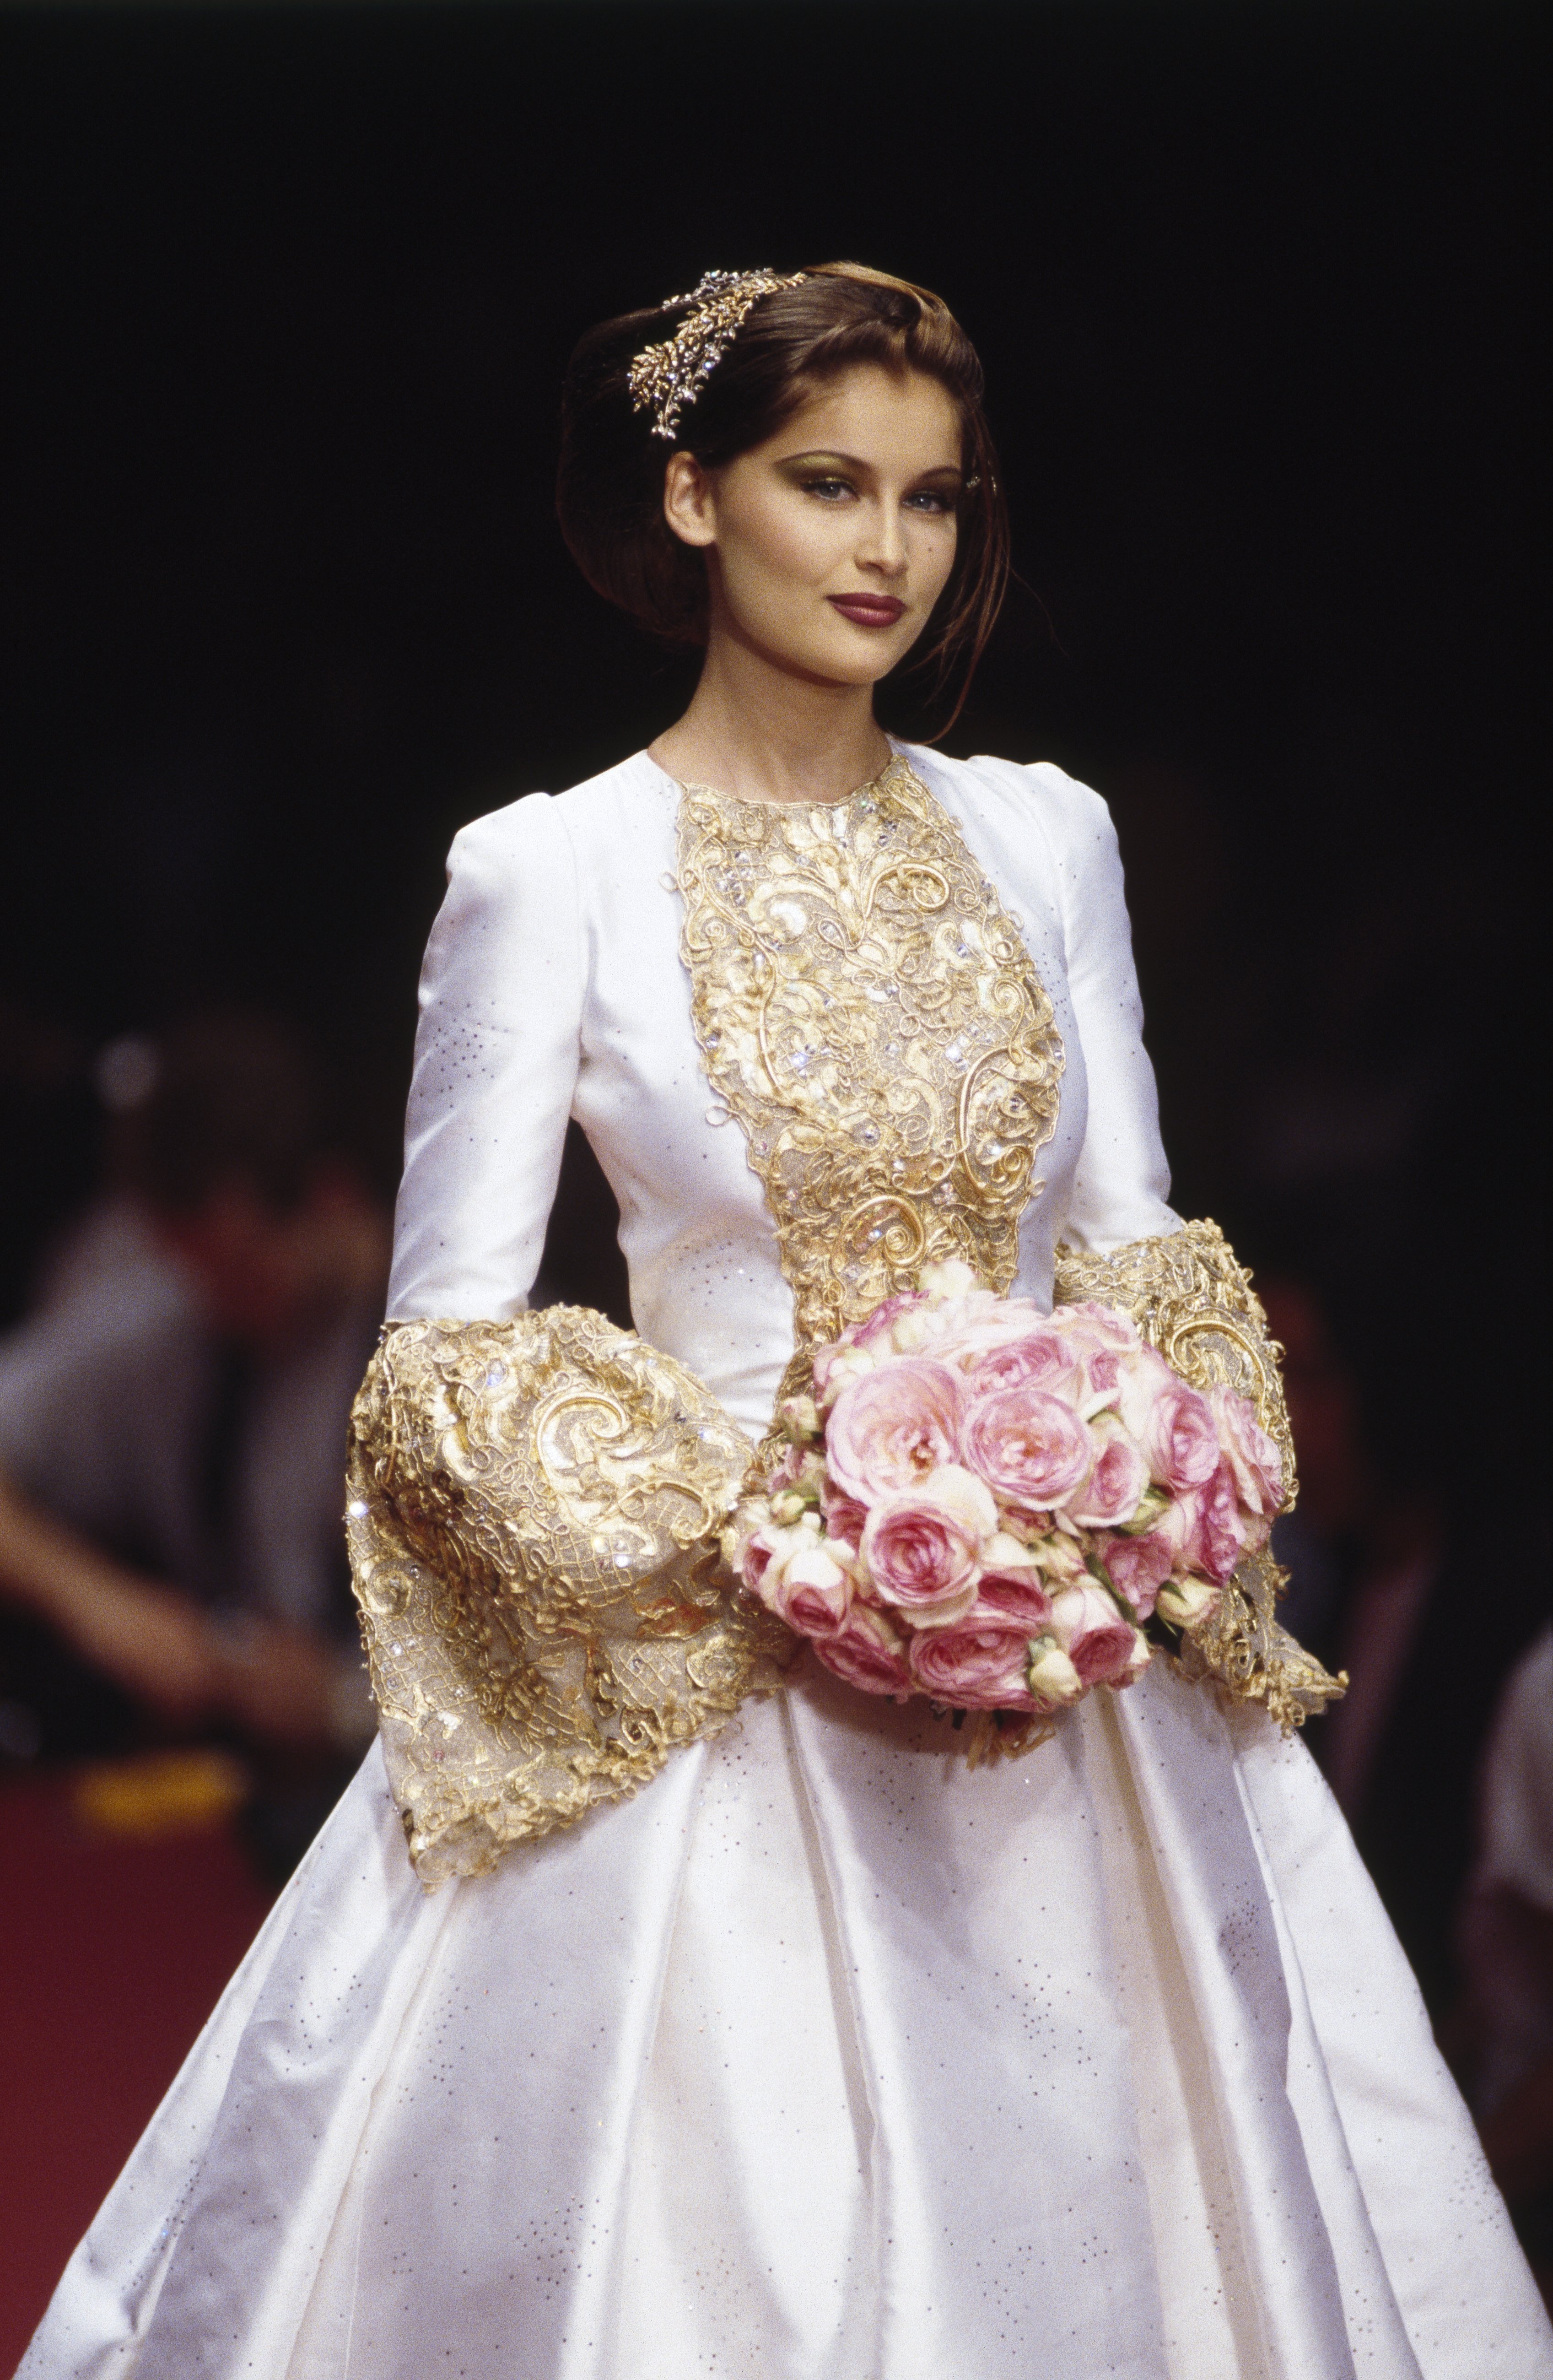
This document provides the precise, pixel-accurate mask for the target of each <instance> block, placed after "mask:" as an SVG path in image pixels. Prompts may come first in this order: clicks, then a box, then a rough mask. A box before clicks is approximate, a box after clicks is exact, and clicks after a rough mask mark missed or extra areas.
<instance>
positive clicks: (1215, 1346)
mask: <svg viewBox="0 0 1553 2380" xmlns="http://www.w3.org/2000/svg"><path fill="white" fill-rule="evenodd" d="M1056 1293H1057V1302H1058V1304H1059V1305H1077V1304H1080V1303H1081V1302H1082V1301H1083V1300H1085V1299H1086V1298H1092V1299H1094V1300H1095V1301H1096V1302H1097V1303H1098V1304H1099V1305H1110V1306H1113V1307H1114V1308H1115V1309H1116V1311H1117V1312H1118V1313H1121V1314H1126V1315H1129V1316H1130V1317H1131V1318H1132V1320H1133V1321H1134V1323H1135V1324H1136V1326H1137V1328H1138V1330H1139V1331H1140V1332H1141V1334H1142V1335H1143V1337H1144V1338H1146V1339H1147V1340H1148V1341H1149V1342H1150V1344H1151V1345H1153V1346H1155V1347H1158V1349H1159V1353H1160V1354H1161V1355H1163V1356H1164V1358H1165V1360H1166V1362H1167V1363H1168V1364H1170V1365H1171V1366H1172V1367H1173V1369H1174V1370H1176V1371H1177V1372H1179V1373H1180V1375H1181V1377H1182V1378H1183V1380H1185V1381H1186V1382H1187V1384H1188V1386H1189V1387H1191V1388H1194V1389H1211V1388H1215V1387H1219V1388H1227V1389H1233V1390H1235V1391H1236V1393H1237V1394H1238V1395H1240V1396H1243V1397H1245V1398H1247V1399H1248V1400H1249V1401H1250V1403H1251V1404H1252V1405H1253V1406H1254V1407H1255V1409H1256V1417H1257V1419H1258V1420H1259V1421H1260V1423H1261V1425H1262V1427H1263V1428H1264V1429H1265V1430H1266V1431H1267V1432H1268V1436H1269V1437H1270V1438H1271V1439H1273V1441H1274V1443H1275V1444H1276V1445H1277V1447H1278V1450H1279V1452H1280V1455H1281V1456H1282V1458H1283V1476H1284V1481H1285V1483H1286V1485H1285V1492H1284V1499H1283V1510H1284V1511H1285V1512H1287V1511H1288V1509H1289V1507H1290V1505H1291V1504H1292V1502H1293V1500H1294V1493H1295V1485H1296V1483H1295V1478H1294V1441H1293V1439H1292V1436H1291V1434H1290V1429H1289V1415H1288V1411H1287V1409H1286V1407H1285V1405H1284V1402H1283V1386H1282V1382H1281V1380H1280V1377H1279V1368H1278V1365H1279V1357H1280V1354H1281V1353H1282V1350H1281V1349H1280V1346H1279V1345H1278V1342H1277V1341H1276V1340H1274V1339H1273V1338H1271V1337H1270V1336H1269V1335H1268V1318H1267V1316H1266V1314H1265V1313H1264V1312H1263V1311H1262V1305H1261V1301H1260V1299H1259V1298H1258V1297H1257V1295H1256V1291H1255V1290H1254V1289H1253V1287H1252V1285H1251V1276H1250V1274H1249V1273H1248V1272H1247V1271H1246V1270H1245V1269H1244V1266H1242V1265H1239V1264H1237V1263H1236V1261H1235V1255H1234V1250H1233V1249H1232V1248H1231V1246H1230V1245H1229V1243H1228V1241H1227V1240H1226V1239H1225V1237H1224V1234H1223V1233H1222V1232H1221V1231H1220V1230H1219V1226H1218V1224H1217V1223H1213V1222H1208V1221H1207V1220H1204V1221H1202V1222H1196V1223H1188V1224H1186V1225H1185V1226H1184V1228H1183V1230H1181V1231H1179V1232H1172V1233H1171V1234H1170V1236H1169V1237H1168V1238H1167V1239H1155V1240H1134V1241H1132V1242H1130V1243H1129V1245H1127V1246H1126V1247H1122V1248H1115V1249H1113V1250H1112V1251H1111V1253H1110V1255H1109V1256H1090V1255H1083V1254H1080V1253H1079V1252H1078V1251H1076V1250H1074V1249H1073V1248H1069V1247H1060V1248H1059V1249H1058V1251H1057V1279H1056ZM1287 1576H1288V1573H1286V1572H1284V1571H1281V1570H1280V1568H1279V1566H1278V1564H1277V1563H1276V1562H1275V1561H1274V1560H1273V1558H1272V1556H1271V1554H1270V1553H1268V1552H1267V1551H1266V1550H1265V1549H1264V1550H1263V1551H1262V1552H1260V1553H1254V1554H1247V1555H1246V1556H1245V1558H1244V1560H1242V1562H1241V1563H1240V1565H1239V1566H1238V1568H1237V1569H1236V1572H1235V1574H1234V1577H1233V1579H1232V1580H1231V1583H1230V1585H1228V1586H1227V1587H1226V1588H1225V1590H1224V1594H1223V1596H1222V1597H1221V1599H1220V1601H1219V1608H1218V1610H1217V1611H1216V1612H1215V1614H1214V1616H1213V1618H1212V1619H1211V1620H1210V1621H1208V1622H1207V1625H1206V1626H1204V1627H1201V1628H1197V1629H1194V1630H1193V1631H1192V1633H1191V1634H1190V1635H1189V1636H1186V1637H1185V1638H1183V1644H1182V1650H1181V1653H1180V1655H1179V1657H1178V1663H1177V1665H1178V1667H1179V1668H1180V1669H1181V1670H1182V1671H1183V1674H1184V1675H1185V1676H1187V1677H1189V1678H1204V1679H1212V1680H1213V1681H1214V1682H1216V1683H1217V1684H1218V1685H1219V1687H1220V1688H1221V1689H1222V1690H1223V1691H1224V1693H1226V1694H1228V1695H1230V1696H1231V1699H1233V1700H1234V1701H1236V1702H1255V1703H1261V1704H1263V1705H1265V1706H1266V1708H1267V1710H1268V1715H1269V1717H1271V1718H1274V1719H1276V1720H1277V1721H1278V1724H1279V1725H1280V1727H1281V1728H1282V1730H1284V1733H1285V1734H1287V1733H1288V1732H1289V1730H1291V1729H1292V1728H1295V1727H1303V1726H1304V1722H1305V1720H1306V1719H1307V1718H1310V1717H1312V1716H1313V1714H1314V1713H1316V1712H1317V1711H1321V1710H1324V1709H1325V1708H1326V1706H1327V1705H1328V1704H1329V1702H1332V1701H1335V1700H1336V1699H1337V1697H1338V1696H1339V1695H1341V1694H1342V1693H1343V1691H1344V1689H1345V1688H1346V1686H1347V1684H1348V1678H1347V1673H1346V1671H1342V1672H1340V1673H1339V1675H1338V1676H1337V1677H1335V1678H1334V1677H1332V1676H1330V1675H1329V1672H1328V1671H1327V1670H1324V1669H1323V1668H1322V1666H1321V1664H1320V1662H1319V1661H1317V1660H1316V1658H1314V1656H1313V1655H1311V1654H1309V1653H1307V1652H1306V1651H1305V1649H1304V1646H1303V1645H1299V1644H1297V1643H1296V1642H1295V1640H1294V1638H1293V1637H1292V1636H1291V1635H1290V1634H1289V1632H1288V1630H1287V1629H1285V1628H1282V1627H1280V1624H1279V1622H1278V1621H1277V1619H1276V1618H1275V1617H1274V1606H1275V1604H1276V1602H1277V1598H1278V1595H1279V1592H1280V1588H1281V1587H1282V1586H1283V1585H1285V1584H1286V1582H1287Z"/></svg>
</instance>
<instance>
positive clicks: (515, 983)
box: [388, 795, 585, 1321]
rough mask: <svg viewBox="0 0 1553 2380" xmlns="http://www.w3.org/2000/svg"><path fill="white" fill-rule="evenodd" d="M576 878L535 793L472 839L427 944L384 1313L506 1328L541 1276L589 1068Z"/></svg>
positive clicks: (453, 869)
mask: <svg viewBox="0 0 1553 2380" xmlns="http://www.w3.org/2000/svg"><path fill="white" fill-rule="evenodd" d="M584 973H585V969H584V960H583V941H582V933H581V928H580V922H579V916H578V900H577V886H576V868H575V864H574V861H573V857H572V850H571V844H570V841H569V839H568V837H567V833H566V830H565V827H564V823H563V821H562V820H561V817H560V815H559V812H558V811H557V809H556V807H555V805H554V804H553V803H552V802H551V801H550V800H548V799H546V798H545V797H544V796H542V795H529V796H528V798H527V799H526V800H524V801H521V802H515V803H514V804H513V805H512V806H511V807H510V808H507V809H504V810H497V811H495V812H493V813H492V815H491V816H490V817H489V818H483V819H479V820H476V821H475V823H474V824H473V825H472V826H467V827H466V828H465V829H464V831H463V832H462V833H461V834H460V835H458V836H457V837H456V839H455V843H454V845H453V849H452V852H451V853H450V855H449V858H448V890H447V897H446V898H445V900H444V901H443V905H442V908H441V910H440V912H439V913H438V917H437V921H436V924H435V925H434V926H433V928H432V929H431V941H430V942H429V943H428V945H427V950H426V963H425V965H424V967H423V968H422V971H421V978H420V1024H419V1031H418V1032H417V1035H416V1050H415V1072H414V1075H413V1078H412V1081H411V1086H410V1099H409V1113H408V1117H407V1120H406V1132H405V1175H404V1181H403V1183H402V1184H401V1187H400V1192H399V1203H398V1210H397V1214H396V1217H395V1225H394V1269H393V1274H392V1277H391V1279H390V1282H389V1293H388V1311H389V1313H390V1315H391V1316H392V1317H394V1318H395V1319H397V1320H412V1319H416V1318H423V1317H424V1318H430V1317H431V1316H443V1317H449V1318H454V1319H457V1320H468V1321H473V1320H477V1319H481V1320H487V1321H504V1320H506V1319H508V1318H510V1317H511V1316H513V1315H515V1314H517V1313H520V1312H521V1311H522V1310H523V1308H524V1305H525V1304H526V1301H527V1298H528V1290H529V1288H530V1286H531V1284H532V1282H533V1280H534V1276H535V1274H536V1273H537V1271H538V1270H539V1266H540V1255H541V1253H542V1250H543V1246H544V1234H545V1225H546V1222H547V1221H548V1220H549V1215H550V1209H551V1204H552V1200H553V1198H554V1196H555V1185H556V1180H557V1177H558V1175H559V1172H560V1166H561V1150H562V1144H563V1140H564V1135H565V1129H566V1118H567V1115H568V1114H569V1112H570V1110H571V1104H572V1095H573V1090H574V1087H575V1086H576V1075H577V1066H578V1062H579V1037H580V1028H581V1017H582V1002H583V989H584Z"/></svg>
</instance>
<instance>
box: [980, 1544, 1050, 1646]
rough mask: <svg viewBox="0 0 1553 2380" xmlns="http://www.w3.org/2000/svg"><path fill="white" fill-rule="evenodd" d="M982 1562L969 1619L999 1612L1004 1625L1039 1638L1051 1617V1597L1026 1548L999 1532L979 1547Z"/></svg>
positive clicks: (1035, 1561) (1037, 1566)
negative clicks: (974, 1601)
mask: <svg viewBox="0 0 1553 2380" xmlns="http://www.w3.org/2000/svg"><path fill="white" fill-rule="evenodd" d="M981 1563H982V1569H981V1577H980V1579H979V1580H978V1581H977V1591H976V1603H975V1605H974V1607H973V1609H972V1612H971V1615H970V1616H971V1617H972V1618H973V1619H980V1618H982V1617H984V1616H986V1615H988V1614H990V1613H993V1612H998V1613H1001V1616H1002V1619H1003V1621H1004V1623H1005V1624H1007V1625H1010V1626H1018V1627H1020V1628H1023V1629H1024V1630H1025V1632H1026V1633H1028V1634H1029V1635H1032V1636H1038V1635H1039V1634H1040V1633H1041V1631H1042V1629H1043V1628H1045V1627H1046V1626H1047V1625H1048V1624H1049V1621H1050V1618H1051V1596H1050V1593H1049V1589H1048V1586H1047V1583H1046V1580H1045V1578H1044V1577H1043V1576H1042V1573H1041V1570H1040V1566H1039V1564H1038V1562H1037V1560H1036V1557H1035V1555H1034V1554H1033V1553H1032V1552H1031V1551H1030V1549H1029V1548H1028V1547H1027V1546H1022V1545H1021V1544H1020V1543H1019V1540H1018V1538H1017V1537H1011V1536H1005V1535H1004V1534H1003V1533H1002V1532H1001V1531H1000V1533H999V1534H998V1536H995V1537H991V1538H989V1541H988V1543H987V1544H986V1545H985V1546H984V1547H983V1548H982V1550H981Z"/></svg>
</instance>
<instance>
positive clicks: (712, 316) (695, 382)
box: [626, 265, 809, 438]
mask: <svg viewBox="0 0 1553 2380" xmlns="http://www.w3.org/2000/svg"><path fill="white" fill-rule="evenodd" d="M808 277H809V276H808V274H807V273H773V272H772V271H771V270H770V266H769V265H760V266H758V267H757V269H756V270H755V271H754V272H753V273H702V275H701V278H700V279H699V281H698V283H697V284H696V286H695V288H694V289H692V290H691V291H689V293H688V294H687V295H686V297H665V298H664V300H663V305H662V309H661V310H662V311H663V312H664V313H669V312H671V311H672V310H673V308H674V307H676V306H688V307H689V309H690V311H689V313H688V314H686V318H685V320H684V322H682V323H681V324H680V326H679V328H678V330H677V331H676V332H675V333H674V334H673V338H672V339H663V340H661V341H660V343H659V344H658V346H652V347H644V348H643V349H642V351H641V354H640V355H639V356H637V357H636V358H634V359H633V361H632V365H631V369H630V371H629V372H628V374H627V375H626V379H627V383H628V385H629V387H630V391H631V409H632V411H633V412H634V413H643V412H646V411H647V410H648V409H649V407H650V408H651V410H652V412H653V414H654V416H655V419H654V421H653V424H652V434H653V436H654V437H655V438H673V436H674V434H675V432H676V431H677V430H678V428H679V418H680V415H681V414H682V413H683V412H684V410H685V408H686V406H687V405H694V404H695V402H696V399H697V398H698V396H699V395H700V394H701V384H702V383H703V382H704V381H705V380H706V379H707V377H708V376H709V374H710V372H711V371H712V370H714V368H715V367H716V366H717V365H718V364H719V363H721V362H722V358H723V356H724V355H725V353H726V352H727V348H728V345H729V342H730V340H731V339H733V337H734V334H735V333H736V332H737V330H738V327H739V324H740V323H741V322H743V321H744V318H745V316H746V314H747V313H748V311H749V310H750V308H751V307H752V306H753V305H754V303H755V301H756V299H757V298H758V297H767V296H769V295H770V292H771V291H772V290H773V289H795V288H796V287H797V285H798V284H799V282H800V281H807V279H808Z"/></svg>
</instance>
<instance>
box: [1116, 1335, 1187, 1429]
mask: <svg viewBox="0 0 1553 2380" xmlns="http://www.w3.org/2000/svg"><path fill="white" fill-rule="evenodd" d="M1117 1364H1118V1366H1119V1368H1118V1374H1117V1382H1116V1390H1117V1393H1116V1412H1117V1416H1118V1418H1119V1419H1120V1421H1121V1423H1122V1428H1123V1429H1124V1430H1125V1431H1126V1432H1127V1434H1128V1436H1129V1437H1130V1438H1135V1439H1140V1440H1141V1439H1143V1438H1144V1435H1145V1432H1146V1430H1147V1425H1148V1416H1149V1415H1150V1414H1151V1413H1152V1411H1153V1410H1154V1406H1155V1404H1156V1403H1157V1402H1158V1401H1159V1398H1160V1397H1161V1396H1162V1395H1163V1394H1164V1392H1165V1391H1166V1390H1167V1389H1172V1390H1173V1389H1178V1388H1180V1387H1181V1385H1182V1381H1181V1376H1180V1374H1179V1373H1178V1372H1173V1371H1172V1370H1171V1367H1170V1366H1169V1365H1168V1364H1167V1363H1166V1361H1165V1359H1164V1357H1163V1355H1161V1354H1159V1351H1158V1349H1157V1348H1153V1347H1146V1346H1144V1345H1143V1343H1142V1342H1141V1341H1140V1342H1139V1343H1138V1345H1137V1346H1136V1347H1134V1348H1133V1349H1132V1350H1131V1351H1130V1352H1129V1353H1128V1354H1124V1355H1121V1356H1118V1358H1117Z"/></svg>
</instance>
